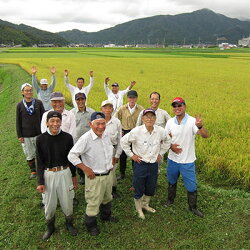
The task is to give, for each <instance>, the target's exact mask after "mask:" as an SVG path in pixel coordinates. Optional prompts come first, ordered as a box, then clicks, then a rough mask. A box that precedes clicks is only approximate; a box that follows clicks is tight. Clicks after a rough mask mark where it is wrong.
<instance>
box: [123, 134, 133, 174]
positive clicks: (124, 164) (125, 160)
mask: <svg viewBox="0 0 250 250" xmlns="http://www.w3.org/2000/svg"><path fill="white" fill-rule="evenodd" d="M130 131H131V130H124V129H123V130H122V136H124V135H126V134H127V133H129V132H130ZM127 158H128V157H127V155H126V153H125V152H124V151H122V153H121V155H120V173H121V174H123V175H125V171H126V168H127ZM132 166H133V161H132Z"/></svg>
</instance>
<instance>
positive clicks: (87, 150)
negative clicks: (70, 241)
mask: <svg viewBox="0 0 250 250" xmlns="http://www.w3.org/2000/svg"><path fill="white" fill-rule="evenodd" d="M90 127H91V129H90V131H88V132H86V133H85V134H84V135H83V136H81V138H80V139H79V140H78V141H77V143H76V144H75V145H74V147H73V148H72V149H71V150H70V152H69V155H68V159H69V161H70V162H71V163H72V164H73V165H74V166H77V167H78V168H80V169H82V170H83V171H84V173H85V199H86V202H87V207H86V214H85V225H86V228H87V230H88V233H89V234H90V235H92V236H96V235H98V234H99V233H100V231H99V229H98V228H97V221H96V216H97V215H98V213H99V211H100V218H101V220H103V221H111V222H117V219H115V218H113V217H112V216H111V201H112V175H111V174H110V172H111V170H112V168H113V165H112V156H113V145H112V143H111V140H110V137H109V136H108V135H107V134H106V133H105V132H104V131H105V128H106V121H105V115H104V114H103V113H102V112H94V113H93V114H92V115H91V123H90ZM80 156H81V159H80Z"/></svg>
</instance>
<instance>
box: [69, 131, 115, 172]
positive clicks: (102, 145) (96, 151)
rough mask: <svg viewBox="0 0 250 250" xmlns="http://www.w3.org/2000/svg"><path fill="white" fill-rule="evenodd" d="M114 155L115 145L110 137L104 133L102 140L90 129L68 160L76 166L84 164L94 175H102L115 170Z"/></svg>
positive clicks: (70, 153) (81, 138) (78, 142)
mask: <svg viewBox="0 0 250 250" xmlns="http://www.w3.org/2000/svg"><path fill="white" fill-rule="evenodd" d="M112 155H113V145H112V143H111V140H110V137H109V136H108V135H107V134H106V133H105V132H104V133H103V135H102V137H101V138H100V137H98V136H97V135H96V134H95V133H94V131H93V130H92V129H90V130H89V131H88V132H86V133H85V134H84V135H83V136H81V137H80V139H79V140H78V141H77V143H76V144H75V145H74V147H73V148H72V149H71V150H70V152H69V155H68V159H69V161H70V162H71V163H72V164H73V165H74V166H76V165H78V164H80V163H83V164H84V165H85V166H87V167H89V168H91V169H92V170H93V172H94V173H97V174H102V173H107V172H108V171H109V170H110V169H112V168H113V165H112ZM79 156H81V159H82V161H81V160H80V158H79Z"/></svg>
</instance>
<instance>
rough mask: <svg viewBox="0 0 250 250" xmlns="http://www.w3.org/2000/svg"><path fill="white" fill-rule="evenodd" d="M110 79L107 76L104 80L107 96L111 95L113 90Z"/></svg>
mask: <svg viewBox="0 0 250 250" xmlns="http://www.w3.org/2000/svg"><path fill="white" fill-rule="evenodd" d="M109 81H110V78H109V77H106V78H105V80H104V90H105V93H106V95H107V97H109V94H110V93H111V92H112V91H111V90H110V89H109V87H108V82H109Z"/></svg>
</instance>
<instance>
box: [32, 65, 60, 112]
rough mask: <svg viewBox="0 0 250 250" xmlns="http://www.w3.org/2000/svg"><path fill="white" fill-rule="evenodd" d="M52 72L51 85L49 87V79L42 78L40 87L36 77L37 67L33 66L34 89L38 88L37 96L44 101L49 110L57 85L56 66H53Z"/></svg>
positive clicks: (46, 108)
mask: <svg viewBox="0 0 250 250" xmlns="http://www.w3.org/2000/svg"><path fill="white" fill-rule="evenodd" d="M50 72H51V74H52V82H51V84H50V86H49V87H48V80H47V79H41V80H40V87H39V85H38V83H37V79H36V73H37V69H36V67H35V66H33V67H32V68H31V73H32V85H33V87H34V89H35V90H36V93H37V98H38V99H39V100H41V101H42V102H43V106H44V108H45V110H46V111H48V110H50V109H51V108H52V107H51V104H50V95H51V94H52V92H53V91H54V89H55V86H56V77H55V73H56V68H55V67H51V68H50Z"/></svg>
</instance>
